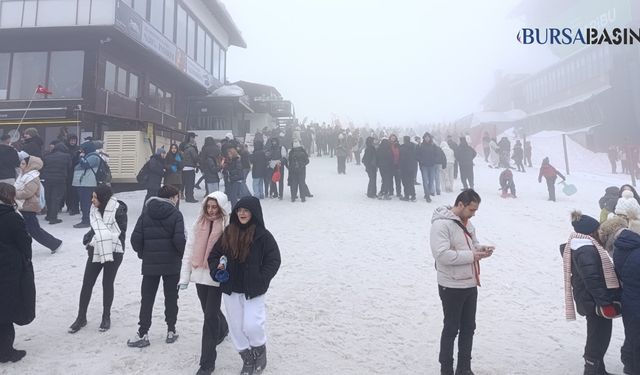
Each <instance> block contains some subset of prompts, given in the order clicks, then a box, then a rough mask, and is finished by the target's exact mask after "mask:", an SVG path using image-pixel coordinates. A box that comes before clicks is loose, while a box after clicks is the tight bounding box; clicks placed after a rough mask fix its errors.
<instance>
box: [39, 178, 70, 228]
mask: <svg viewBox="0 0 640 375" xmlns="http://www.w3.org/2000/svg"><path fill="white" fill-rule="evenodd" d="M66 190H67V187H66V186H65V184H63V183H55V182H51V183H50V182H47V183H45V187H44V198H45V200H46V201H47V216H46V218H45V219H46V220H56V219H57V218H58V211H59V210H60V208H61V207H62V206H61V205H60V204H61V203H63V202H64V195H65V193H66Z"/></svg>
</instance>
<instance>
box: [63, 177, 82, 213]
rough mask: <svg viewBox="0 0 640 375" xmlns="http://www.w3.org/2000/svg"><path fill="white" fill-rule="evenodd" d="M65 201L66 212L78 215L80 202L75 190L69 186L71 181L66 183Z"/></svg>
mask: <svg viewBox="0 0 640 375" xmlns="http://www.w3.org/2000/svg"><path fill="white" fill-rule="evenodd" d="M66 189H67V191H66V194H65V201H66V204H67V211H68V212H70V213H75V214H79V213H80V201H79V200H78V192H77V191H76V188H75V187H73V186H71V180H69V181H67V186H66Z"/></svg>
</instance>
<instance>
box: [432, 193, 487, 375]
mask: <svg viewBox="0 0 640 375" xmlns="http://www.w3.org/2000/svg"><path fill="white" fill-rule="evenodd" d="M479 205H480V196H479V195H478V193H476V192H475V191H474V190H473V189H468V190H465V191H463V192H462V193H460V195H458V197H457V198H456V201H455V204H454V206H453V207H449V206H442V207H439V208H437V209H436V210H435V211H434V212H433V217H432V219H431V233H430V244H431V252H432V253H433V257H434V258H435V261H436V270H437V271H438V292H439V295H440V300H441V301H442V310H443V312H444V328H443V329H442V336H441V338H440V356H439V360H440V366H441V367H440V368H441V369H440V374H441V375H454V372H453V346H454V342H455V339H456V336H458V363H457V366H456V371H455V375H473V372H472V371H471V350H472V347H473V334H474V331H475V329H476V306H477V301H478V286H480V260H481V259H484V258H488V257H490V256H491V255H492V254H493V251H494V247H493V246H486V245H480V244H479V243H478V239H477V237H476V233H475V228H474V227H473V225H472V224H471V222H470V221H469V220H470V219H471V218H472V217H473V216H474V215H475V214H476V211H478V207H479Z"/></svg>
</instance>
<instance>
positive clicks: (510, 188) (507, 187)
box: [500, 181, 516, 197]
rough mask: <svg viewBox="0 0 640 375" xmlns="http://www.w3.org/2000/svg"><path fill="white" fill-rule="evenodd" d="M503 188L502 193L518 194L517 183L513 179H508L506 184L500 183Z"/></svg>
mask: <svg viewBox="0 0 640 375" xmlns="http://www.w3.org/2000/svg"><path fill="white" fill-rule="evenodd" d="M500 187H501V188H502V194H504V195H506V194H507V193H508V192H511V195H513V196H514V197H515V196H516V184H514V183H513V181H508V182H506V183H504V184H500Z"/></svg>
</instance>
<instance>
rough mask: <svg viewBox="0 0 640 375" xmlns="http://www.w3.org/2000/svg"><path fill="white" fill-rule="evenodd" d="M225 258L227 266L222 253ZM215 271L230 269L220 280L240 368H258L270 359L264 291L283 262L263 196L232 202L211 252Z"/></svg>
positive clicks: (253, 370) (246, 371)
mask: <svg viewBox="0 0 640 375" xmlns="http://www.w3.org/2000/svg"><path fill="white" fill-rule="evenodd" d="M222 256H225V257H226V258H227V262H226V266H223V265H222V264H220V258H222ZM208 261H209V269H210V270H211V274H212V277H214V275H215V273H216V271H217V270H218V269H225V270H226V271H227V272H228V276H229V277H228V280H226V281H224V282H221V283H220V288H221V290H222V293H224V294H223V295H222V299H223V300H224V305H225V307H226V310H227V320H228V323H229V334H230V336H231V339H232V341H233V344H234V346H235V347H236V350H237V351H238V352H239V353H240V357H241V358H242V361H243V367H242V371H241V374H254V373H256V374H260V373H262V371H263V370H264V368H265V367H266V365H267V348H266V343H267V335H266V332H265V321H266V309H265V295H266V293H267V291H268V289H269V285H270V283H271V280H272V279H273V278H274V277H275V275H276V274H277V273H278V269H279V268H280V263H281V259H280V250H279V248H278V243H277V242H276V240H275V238H274V237H273V235H272V234H271V232H269V231H268V230H267V229H266V228H265V224H264V219H263V216H262V207H261V206H260V200H259V199H258V198H256V197H244V198H242V199H240V201H238V203H237V204H236V205H235V206H234V207H233V211H232V212H231V218H230V222H229V225H228V226H227V227H226V228H225V229H224V231H223V233H222V237H221V238H220V239H219V240H218V241H217V242H216V244H215V245H214V246H213V250H212V251H211V255H209V259H208Z"/></svg>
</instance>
